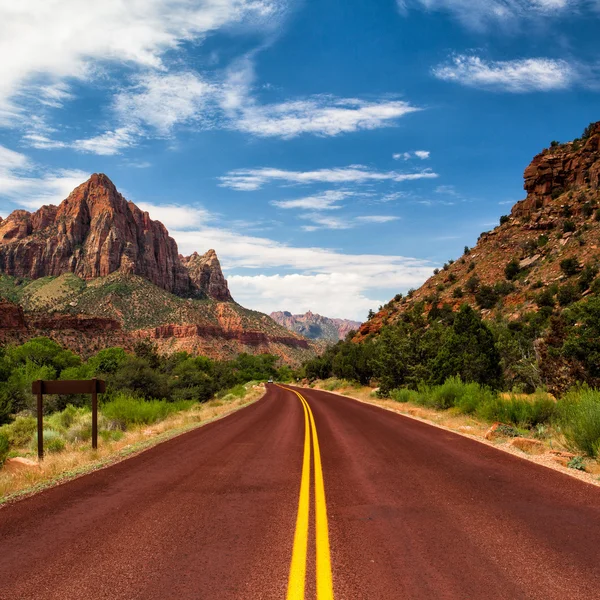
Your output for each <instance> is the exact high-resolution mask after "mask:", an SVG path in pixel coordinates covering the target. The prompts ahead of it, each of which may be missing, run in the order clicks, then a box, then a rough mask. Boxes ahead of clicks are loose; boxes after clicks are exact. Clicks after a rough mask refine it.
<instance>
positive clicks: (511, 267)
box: [504, 258, 521, 281]
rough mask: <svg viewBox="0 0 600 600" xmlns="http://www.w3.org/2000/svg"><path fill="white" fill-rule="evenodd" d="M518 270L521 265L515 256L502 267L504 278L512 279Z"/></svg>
mask: <svg viewBox="0 0 600 600" xmlns="http://www.w3.org/2000/svg"><path fill="white" fill-rule="evenodd" d="M520 270H521V267H520V266H519V261H518V260H517V259H516V258H513V259H511V260H510V262H508V263H507V264H506V267H504V275H505V276H506V279H508V280H510V281H512V280H513V279H515V278H516V277H517V275H518V274H519V271H520Z"/></svg>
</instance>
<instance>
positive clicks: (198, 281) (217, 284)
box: [181, 249, 233, 302]
mask: <svg viewBox="0 0 600 600" xmlns="http://www.w3.org/2000/svg"><path fill="white" fill-rule="evenodd" d="M181 261H182V263H183V265H184V266H185V267H186V268H187V270H188V273H189V276H190V279H191V281H192V284H193V285H194V286H195V287H196V288H197V289H198V290H201V291H202V292H204V293H205V294H206V295H207V296H209V297H210V298H214V299H215V300H220V301H222V302H232V301H233V298H232V297H231V294H230V293H229V287H228V285H227V280H226V279H225V277H224V276H223V271H222V270H221V263H219V259H218V258H217V253H216V252H215V251H214V250H212V249H211V250H209V251H208V252H207V253H206V254H203V255H200V254H198V253H197V252H194V253H193V254H192V255H191V256H187V257H181Z"/></svg>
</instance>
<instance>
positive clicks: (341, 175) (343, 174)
mask: <svg viewBox="0 0 600 600" xmlns="http://www.w3.org/2000/svg"><path fill="white" fill-rule="evenodd" d="M436 177H438V175H437V174H436V173H434V172H432V171H430V170H429V169H426V170H424V171H421V172H418V173H399V172H397V171H374V170H372V169H369V168H367V167H365V166H363V165H351V166H349V167H340V168H336V169H318V170H315V171H286V170H284V169H273V168H269V167H263V168H259V169H238V170H234V171H229V173H227V175H225V176H223V177H220V180H221V183H220V185H221V187H228V188H232V189H234V190H240V191H252V190H258V189H260V188H261V187H263V186H264V185H266V184H267V183H270V182H272V181H280V182H285V183H287V184H309V183H365V182H369V181H394V182H402V181H413V180H417V179H434V178H436Z"/></svg>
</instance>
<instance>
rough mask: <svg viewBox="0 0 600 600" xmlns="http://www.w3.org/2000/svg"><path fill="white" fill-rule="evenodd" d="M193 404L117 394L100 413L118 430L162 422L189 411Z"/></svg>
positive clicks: (183, 401)
mask: <svg viewBox="0 0 600 600" xmlns="http://www.w3.org/2000/svg"><path fill="white" fill-rule="evenodd" d="M194 404H195V402H191V401H189V400H181V401H179V402H167V401H166V400H141V399H139V398H134V397H131V396H128V395H126V394H118V395H117V396H115V397H114V398H113V399H112V400H110V401H109V402H106V403H105V404H103V405H102V407H101V413H102V415H104V417H106V419H108V420H109V421H112V422H113V424H114V425H115V426H116V427H118V428H119V429H123V430H124V429H127V428H128V427H130V426H131V425H149V424H150V423H156V422H157V421H163V420H164V419H166V418H167V417H168V416H169V415H170V414H173V413H176V412H179V411H181V410H189V409H190V408H191V407H192V406H193V405H194Z"/></svg>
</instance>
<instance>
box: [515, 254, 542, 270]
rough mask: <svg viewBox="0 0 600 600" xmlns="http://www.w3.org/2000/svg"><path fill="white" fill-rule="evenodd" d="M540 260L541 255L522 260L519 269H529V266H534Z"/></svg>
mask: <svg viewBox="0 0 600 600" xmlns="http://www.w3.org/2000/svg"><path fill="white" fill-rule="evenodd" d="M540 258H542V255H541V254H535V255H534V256H531V257H529V258H524V259H523V260H522V261H521V262H519V267H520V268H521V269H527V268H528V267H531V265H533V264H535V263H536V262H537V261H538V260H540Z"/></svg>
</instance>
